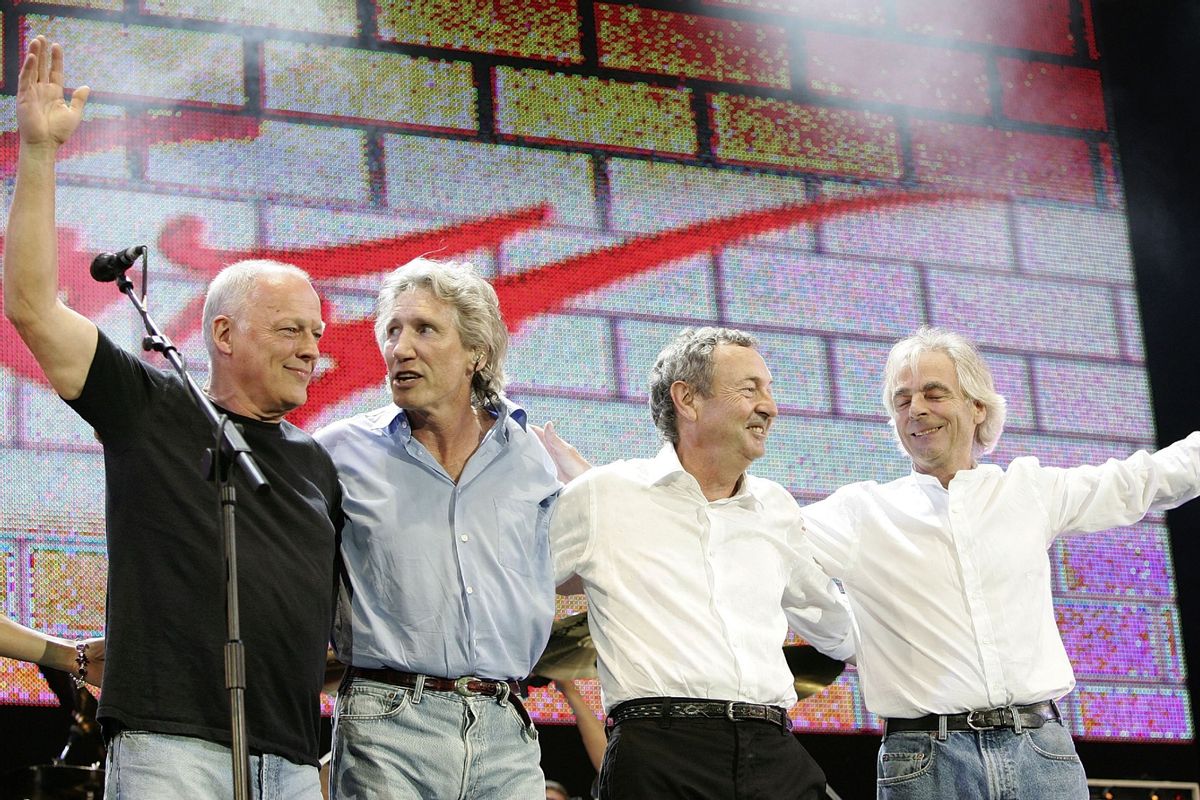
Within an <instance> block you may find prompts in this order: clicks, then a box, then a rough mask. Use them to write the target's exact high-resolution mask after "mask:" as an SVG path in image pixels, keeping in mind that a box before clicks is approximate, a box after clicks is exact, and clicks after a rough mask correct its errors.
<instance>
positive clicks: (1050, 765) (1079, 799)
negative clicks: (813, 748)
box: [876, 722, 1088, 800]
mask: <svg viewBox="0 0 1200 800" xmlns="http://www.w3.org/2000/svg"><path fill="white" fill-rule="evenodd" d="M876 775H877V776H878V781H877V787H878V790H877V794H876V798H877V800H947V799H948V798H952V800H1050V799H1051V798H1053V800H1087V798H1088V788H1087V777H1086V776H1085V775H1084V772H1083V765H1082V764H1081V763H1080V761H1079V756H1078V755H1076V754H1075V745H1074V743H1073V742H1072V741H1071V734H1070V733H1068V732H1067V729H1066V728H1064V727H1063V726H1062V724H1061V723H1059V722H1047V723H1046V724H1045V725H1043V726H1042V727H1040V728H1025V729H1023V730H1022V731H1021V732H1020V733H1016V732H1014V731H1013V730H1011V729H1007V728H999V729H996V730H987V731H950V732H949V733H947V734H946V738H945V739H944V740H939V739H938V734H937V732H936V731H932V732H926V731H903V732H900V733H893V734H889V735H888V736H886V737H885V738H884V740H883V744H882V745H881V746H880V748H879V760H878V762H877V771H876Z"/></svg>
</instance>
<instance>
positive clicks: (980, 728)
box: [967, 710, 996, 731]
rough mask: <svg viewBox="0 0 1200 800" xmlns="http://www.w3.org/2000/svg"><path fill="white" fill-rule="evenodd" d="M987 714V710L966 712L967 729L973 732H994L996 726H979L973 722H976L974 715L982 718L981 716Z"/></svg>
mask: <svg viewBox="0 0 1200 800" xmlns="http://www.w3.org/2000/svg"><path fill="white" fill-rule="evenodd" d="M987 713H988V712H987V710H984V711H968V712H967V727H968V728H970V729H971V730H973V731H992V730H995V729H996V726H995V725H979V724H977V723H976V722H975V720H976V715H980V716H982V715H984V714H987Z"/></svg>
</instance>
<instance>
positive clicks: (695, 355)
mask: <svg viewBox="0 0 1200 800" xmlns="http://www.w3.org/2000/svg"><path fill="white" fill-rule="evenodd" d="M720 344H732V345H736V346H738V347H755V346H756V345H757V344H758V340H757V339H755V338H754V337H753V336H751V335H750V334H748V333H744V332H742V331H739V330H736V329H734V328H715V327H704V328H684V329H683V330H682V331H680V332H679V334H678V335H677V336H676V337H675V338H674V339H673V340H671V342H670V344H668V345H667V346H666V347H664V348H663V349H662V352H660V353H659V354H658V359H657V360H656V361H655V362H654V368H653V369H651V370H650V416H651V417H653V418H654V425H655V427H657V428H658V431H659V433H661V434H662V437H663V439H665V440H666V441H668V442H671V443H678V442H679V427H678V420H677V419H676V415H675V401H674V400H672V399H671V384H673V383H675V381H683V382H684V383H686V384H687V385H688V386H691V387H692V388H693V389H695V390H696V392H698V393H699V394H700V395H702V396H704V397H707V396H709V393H710V392H711V391H712V380H713V351H714V350H716V349H717V345H720Z"/></svg>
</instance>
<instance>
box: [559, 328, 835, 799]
mask: <svg viewBox="0 0 1200 800" xmlns="http://www.w3.org/2000/svg"><path fill="white" fill-rule="evenodd" d="M754 345H755V342H754V339H753V338H751V337H750V336H747V335H746V334H744V333H741V332H739V331H734V330H728V329H722V328H701V329H698V330H687V331H684V332H683V333H681V334H680V335H679V336H678V337H677V338H676V339H675V340H674V341H673V342H671V344H669V345H668V346H667V347H666V349H664V350H663V352H662V353H660V354H659V357H658V362H657V363H656V365H655V367H654V370H653V372H652V373H651V386H650V409H651V413H652V415H653V417H654V422H655V424H656V425H657V427H658V428H659V430H660V431H661V432H662V435H663V438H664V439H665V440H666V443H665V444H664V446H663V448H662V450H661V451H660V452H659V454H658V455H657V456H656V457H654V458H651V459H637V460H631V461H619V462H616V463H613V464H609V465H607V466H604V467H598V468H596V469H593V470H591V471H590V472H588V473H586V474H585V475H584V476H582V477H581V478H579V479H578V480H576V481H574V482H573V483H572V484H571V485H569V486H568V487H567V488H566V489H565V490H564V491H563V494H562V496H561V497H560V498H559V501H558V507H557V508H556V510H555V514H554V518H553V520H552V522H551V530H550V539H551V549H552V551H553V554H554V567H555V580H556V581H557V582H558V583H559V584H562V583H564V582H566V581H568V580H569V579H571V578H572V576H575V575H578V576H579V578H580V579H581V580H582V584H583V589H584V591H585V592H586V594H587V598H588V607H589V613H590V614H591V617H590V622H591V629H592V637H593V641H594V642H595V644H596V651H597V654H598V660H599V672H600V684H601V689H602V691H603V695H604V706H605V709H606V711H607V712H608V720H609V725H610V726H611V731H612V732H611V735H610V737H609V742H608V748H607V751H606V754H605V758H604V765H603V767H602V769H601V774H600V796H601V798H611V799H617V798H632V797H687V798H714V800H718V799H719V800H727V798H731V797H740V798H752V797H753V798H760V797H761V798H768V797H769V798H797V800H801V799H803V800H809V799H810V798H818V797H823V796H824V784H825V776H824V774H823V773H822V771H821V769H820V767H818V766H817V765H816V763H815V762H814V761H813V760H812V758H811V757H810V756H809V755H808V754H807V753H806V752H805V751H804V749H803V748H802V747H801V746H800V744H799V743H798V742H797V741H796V739H795V737H794V736H792V735H791V732H790V729H791V724H790V720H789V719H788V717H787V709H788V708H790V707H791V706H792V705H793V704H794V703H795V702H796V693H795V690H794V689H793V685H792V675H791V672H790V671H789V670H788V667H787V663H786V661H785V660H784V657H783V654H782V652H781V650H780V645H781V644H782V642H783V640H784V638H785V636H786V635H787V630H788V627H789V625H790V626H791V627H792V629H794V630H796V631H797V632H798V633H800V634H801V635H802V636H804V638H805V639H807V640H808V641H809V642H811V643H812V644H813V645H815V646H816V647H818V648H819V649H821V650H822V651H823V652H825V653H827V654H829V655H831V656H833V657H835V658H841V659H845V658H847V657H849V656H850V655H851V654H852V652H853V650H852V647H851V642H852V637H851V634H850V620H849V615H848V611H847V608H846V606H845V604H844V599H843V597H842V596H841V594H840V592H839V591H838V589H837V587H836V586H835V585H834V584H832V582H831V581H830V580H829V579H828V578H827V577H826V576H825V575H824V574H823V573H822V572H821V571H820V569H819V568H818V566H817V564H816V563H815V561H814V560H813V556H812V550H811V548H810V547H809V544H808V542H807V540H806V538H805V533H804V525H803V523H802V522H801V518H800V513H799V509H798V507H797V505H796V503H795V501H794V500H793V498H792V497H791V495H790V494H788V492H787V491H786V490H785V489H783V487H781V486H779V485H778V484H775V483H772V482H771V481H767V480H764V479H761V478H756V477H754V476H752V475H749V474H748V473H747V472H746V470H747V468H748V467H749V466H750V464H751V463H752V462H753V461H755V460H756V459H758V458H760V457H762V455H763V453H764V451H765V447H766V442H767V435H768V431H769V429H770V427H771V424H772V422H773V421H774V420H775V417H776V415H777V414H778V408H777V407H776V405H775V401H774V400H773V399H772V396H771V373H770V371H769V370H768V369H767V366H766V364H765V363H764V362H763V359H762V357H761V356H760V355H759V354H758V351H757V350H755V349H754Z"/></svg>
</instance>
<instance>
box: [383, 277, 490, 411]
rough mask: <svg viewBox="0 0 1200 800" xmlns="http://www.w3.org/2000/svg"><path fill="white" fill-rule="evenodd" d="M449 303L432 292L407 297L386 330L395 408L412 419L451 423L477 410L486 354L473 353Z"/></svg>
mask: <svg viewBox="0 0 1200 800" xmlns="http://www.w3.org/2000/svg"><path fill="white" fill-rule="evenodd" d="M456 322H457V314H456V313H455V310H454V307H453V306H451V305H450V304H449V303H446V302H444V301H442V300H439V299H438V298H437V297H435V296H434V295H433V293H432V292H430V291H428V290H426V289H412V290H409V291H405V292H401V293H400V294H399V295H397V297H396V302H395V303H394V304H393V305H392V311H391V313H390V314H389V315H388V316H387V318H386V321H385V325H384V326H383V328H384V337H385V338H384V341H383V357H384V360H385V361H387V368H388V385H389V386H390V387H391V390H392V402H394V403H395V404H396V405H398V406H400V407H401V408H403V409H404V410H405V411H407V412H409V414H410V415H413V414H415V415H417V416H434V417H439V416H440V417H445V418H449V417H450V416H451V415H455V414H462V413H463V412H465V411H469V410H470V408H471V376H472V375H474V373H475V365H476V363H477V362H481V361H482V357H481V355H480V354H478V353H475V352H472V351H470V350H468V349H467V348H466V347H465V346H464V345H463V342H462V337H461V336H460V334H459V331H458V325H457V324H456Z"/></svg>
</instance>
